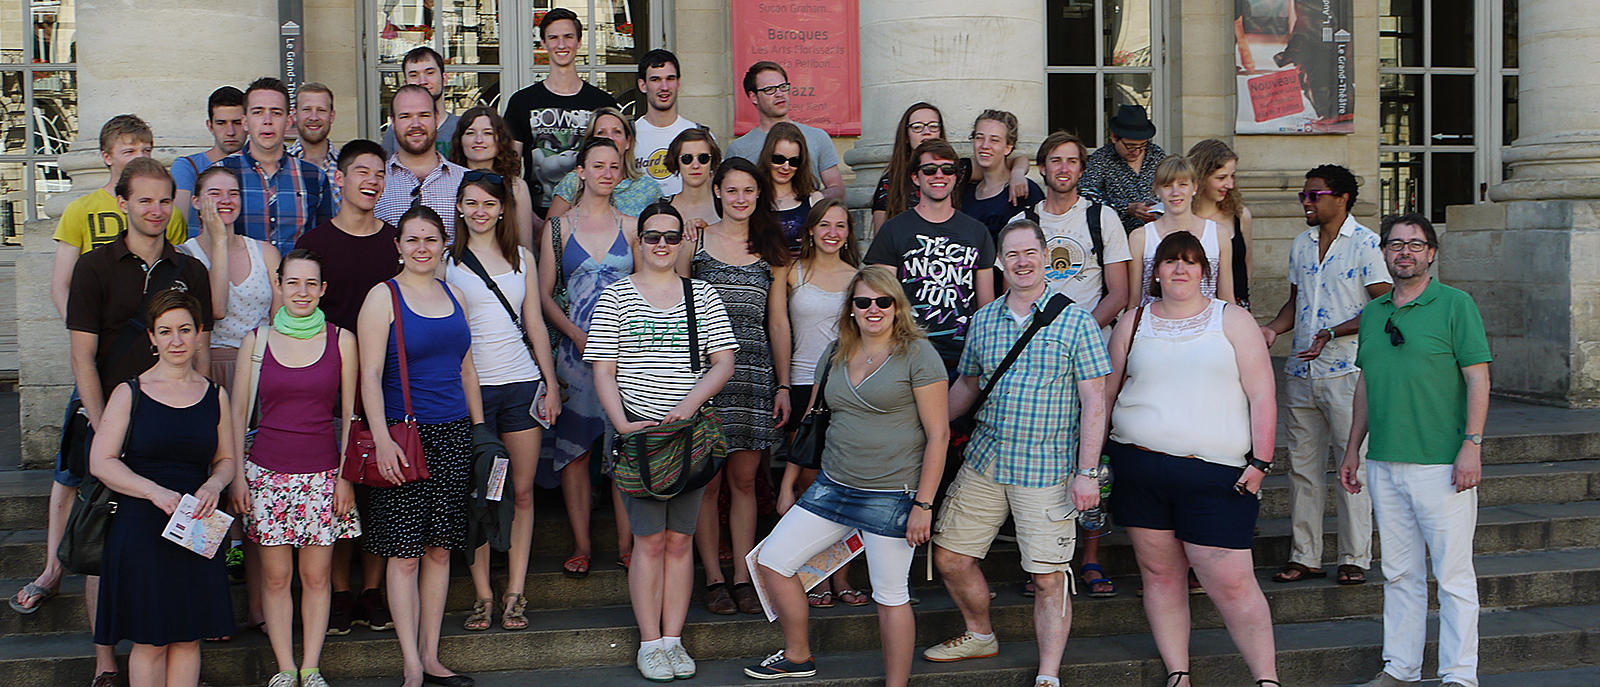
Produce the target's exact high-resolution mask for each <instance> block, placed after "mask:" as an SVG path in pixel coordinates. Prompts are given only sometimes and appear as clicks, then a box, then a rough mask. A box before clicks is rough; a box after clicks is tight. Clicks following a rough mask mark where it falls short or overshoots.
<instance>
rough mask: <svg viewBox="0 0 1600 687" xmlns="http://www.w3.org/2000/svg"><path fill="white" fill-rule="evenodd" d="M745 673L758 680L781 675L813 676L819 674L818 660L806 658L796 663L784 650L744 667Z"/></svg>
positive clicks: (771, 678)
mask: <svg viewBox="0 0 1600 687" xmlns="http://www.w3.org/2000/svg"><path fill="white" fill-rule="evenodd" d="M744 674H745V675H749V676H750V677H753V678H755V679H757V680H775V679H777V678H780V677H811V676H812V675H816V674H817V662H816V660H814V659H806V660H805V661H803V662H801V663H795V662H793V661H790V660H789V659H788V658H785V657H784V655H783V652H782V651H779V652H778V653H775V654H773V655H771V656H768V657H767V659H766V660H764V661H762V662H761V665H758V666H751V667H749V668H745V669H744Z"/></svg>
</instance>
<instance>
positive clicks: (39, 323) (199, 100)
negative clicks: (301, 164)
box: [16, 0, 279, 467]
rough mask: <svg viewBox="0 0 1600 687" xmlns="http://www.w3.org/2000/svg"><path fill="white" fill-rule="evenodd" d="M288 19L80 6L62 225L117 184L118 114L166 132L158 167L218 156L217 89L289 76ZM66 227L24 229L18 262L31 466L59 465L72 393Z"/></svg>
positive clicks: (193, 7)
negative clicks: (211, 115) (107, 129)
mask: <svg viewBox="0 0 1600 687" xmlns="http://www.w3.org/2000/svg"><path fill="white" fill-rule="evenodd" d="M277 13H278V9H277V3H276V2H275V1H274V0H221V1H219V2H212V3H190V2H180V1H179V0H138V1H137V2H135V1H134V0H80V2H78V3H77V25H78V30H77V39H76V40H77V47H78V121H79V139H78V141H77V142H76V143H74V144H73V152H71V153H68V154H66V155H63V156H61V159H60V164H61V169H62V170H63V171H65V172H67V173H68V174H70V175H71V176H72V190H71V191H70V192H68V193H63V194H60V195H57V196H54V197H52V198H50V200H49V201H48V202H47V203H46V204H45V210H46V213H47V214H49V215H51V216H58V215H59V214H60V213H61V211H62V209H64V208H65V207H66V205H67V204H68V203H70V202H72V201H73V200H74V199H76V198H78V197H80V196H83V195H85V194H87V193H89V192H90V191H93V190H94V189H96V188H99V187H101V186H104V185H105V184H106V181H107V177H106V175H107V172H108V170H107V169H106V167H105V165H104V164H103V163H101V161H100V153H99V150H100V142H99V135H100V126H101V125H102V124H104V123H105V121H106V120H108V119H110V118H111V117H113V116H116V115H119V114H124V113H130V112H131V113H134V114H137V115H139V117H140V118H142V119H144V120H145V122H147V123H148V124H149V125H150V128H151V129H152V130H153V131H154V133H155V146H156V157H157V158H159V159H161V160H163V161H164V162H168V163H170V162H171V161H172V159H173V158H175V157H177V156H179V155H187V154H189V153H192V152H196V151H199V150H204V149H206V148H209V147H211V144H212V141H211V136H210V134H208V133H207V132H206V129H205V118H206V113H205V107H206V98H207V96H209V95H210V94H211V91H212V90H215V89H216V88H217V86H219V85H222V84H225V83H231V84H236V85H240V86H242V85H243V84H246V83H249V82H250V81H251V80H252V79H254V78H255V77H257V76H262V75H273V76H276V75H277V74H278V72H279V67H278V61H277V55H278V52H277V42H276V41H277V30H276V27H277V24H276V21H275V18H276V17H277ZM55 225H56V223H55V221H54V220H40V221H36V222H30V223H28V224H26V225H24V228H23V247H22V252H21V254H19V255H18V256H17V271H16V273H17V275H19V278H18V279H17V290H16V291H17V339H18V341H17V343H18V368H19V369H18V374H19V377H20V383H19V385H18V388H19V390H20V391H21V393H22V399H21V411H22V413H21V415H22V463H23V465H24V466H28V467H44V466H47V465H49V462H50V461H51V460H53V459H54V456H55V452H56V447H57V442H58V440H59V437H58V433H59V431H60V424H61V412H62V409H63V408H64V407H65V405H66V399H67V395H68V394H69V393H70V392H71V390H72V369H71V366H70V365H69V363H68V348H67V333H66V330H65V328H64V327H63V326H62V324H61V318H60V316H59V314H58V313H57V311H56V308H55V306H54V305H53V304H52V303H51V301H50V271H51V266H52V260H53V256H54V254H55V247H56V246H55V241H54V240H52V239H51V236H52V235H53V234H54V233H55ZM22 275H26V276H22Z"/></svg>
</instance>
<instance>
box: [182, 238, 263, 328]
mask: <svg viewBox="0 0 1600 687" xmlns="http://www.w3.org/2000/svg"><path fill="white" fill-rule="evenodd" d="M244 246H245V253H246V254H247V255H249V256H250V276H248V277H245V279H244V282H242V283H239V284H234V283H232V282H231V281H230V282H229V283H228V314H227V317H224V318H222V319H220V320H217V321H216V322H215V323H213V325H212V329H211V347H212V348H238V347H239V344H241V343H244V335H245V334H249V333H250V332H252V331H255V328H256V327H259V326H261V325H263V324H266V323H267V322H269V321H271V318H272V277H271V276H269V275H268V274H267V261H266V260H265V259H263V258H262V257H261V242H260V241H257V240H255V239H251V238H247V239H245V240H244ZM178 250H180V251H183V254H184V255H187V256H189V257H191V258H194V259H196V260H199V261H200V264H202V265H205V266H206V269H208V270H209V269H211V258H209V257H206V252H205V251H204V250H201V249H200V239H199V238H198V237H196V238H192V239H189V240H188V241H184V242H183V245H181V246H178ZM210 305H211V304H209V303H207V304H206V307H210Z"/></svg>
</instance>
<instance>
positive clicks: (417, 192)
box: [267, 184, 422, 209]
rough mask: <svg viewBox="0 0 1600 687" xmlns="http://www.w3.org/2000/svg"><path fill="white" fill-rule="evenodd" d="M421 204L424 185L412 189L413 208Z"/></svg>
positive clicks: (272, 196)
mask: <svg viewBox="0 0 1600 687" xmlns="http://www.w3.org/2000/svg"><path fill="white" fill-rule="evenodd" d="M267 197H268V198H273V199H276V198H277V194H271V195H268V196H267ZM421 202H422V184H417V185H416V186H412V187H411V207H413V208H414V207H416V206H417V205H418V204H420V203H421ZM407 209H410V208H407Z"/></svg>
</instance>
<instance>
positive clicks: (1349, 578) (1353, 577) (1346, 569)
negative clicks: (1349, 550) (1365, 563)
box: [1339, 563, 1367, 586]
mask: <svg viewBox="0 0 1600 687" xmlns="http://www.w3.org/2000/svg"><path fill="white" fill-rule="evenodd" d="M1366 581H1367V571H1365V570H1362V569H1361V566H1359V565H1350V564H1349V563H1346V564H1343V565H1340V566H1339V584H1342V585H1345V586H1349V585H1354V584H1365V583H1366Z"/></svg>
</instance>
